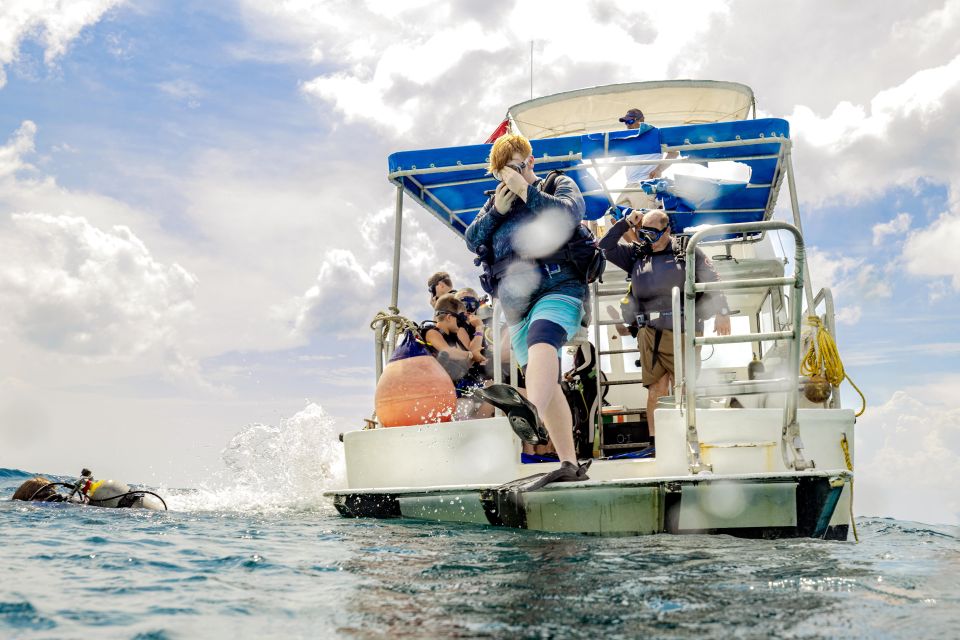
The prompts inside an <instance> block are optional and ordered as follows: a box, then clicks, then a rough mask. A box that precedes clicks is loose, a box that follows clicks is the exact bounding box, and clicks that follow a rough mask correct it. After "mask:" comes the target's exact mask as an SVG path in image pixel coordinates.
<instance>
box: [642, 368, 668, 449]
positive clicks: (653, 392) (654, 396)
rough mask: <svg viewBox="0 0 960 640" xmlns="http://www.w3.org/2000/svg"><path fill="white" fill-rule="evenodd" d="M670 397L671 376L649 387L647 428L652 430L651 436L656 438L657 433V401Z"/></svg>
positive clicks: (663, 376)
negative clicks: (654, 415) (655, 422)
mask: <svg viewBox="0 0 960 640" xmlns="http://www.w3.org/2000/svg"><path fill="white" fill-rule="evenodd" d="M667 395H670V374H667V373H665V374H663V375H662V376H660V378H659V379H658V380H657V381H656V382H654V383H653V384H652V385H650V386H649V387H647V427H648V428H649V430H650V436H651V437H655V436H656V433H655V430H654V425H653V412H654V411H656V409H657V401H658V400H660V398H662V397H663V396H667Z"/></svg>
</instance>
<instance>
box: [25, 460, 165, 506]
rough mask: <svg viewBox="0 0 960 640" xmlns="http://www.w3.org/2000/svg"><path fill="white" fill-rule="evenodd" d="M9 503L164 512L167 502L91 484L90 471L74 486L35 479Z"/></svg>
mask: <svg viewBox="0 0 960 640" xmlns="http://www.w3.org/2000/svg"><path fill="white" fill-rule="evenodd" d="M57 487H64V488H65V489H68V490H69V491H70V493H66V494H64V493H60V492H59V491H57ZM10 499H11V500H23V501H25V502H68V503H70V504H83V505H90V506H93V507H111V508H114V509H151V510H154V511H160V510H161V509H162V510H164V511H166V510H167V503H166V501H165V500H164V499H163V498H161V497H160V496H159V495H157V494H156V493H154V492H153V491H147V490H146V489H131V488H130V486H129V485H127V484H125V483H123V482H117V481H116V480H94V479H93V473H92V472H91V471H90V470H89V469H84V470H83V471H81V472H80V477H79V478H78V479H77V481H76V482H73V483H69V482H52V481H50V480H48V479H46V478H44V477H42V476H34V477H33V478H30V479H29V480H27V481H26V482H24V483H23V484H21V485H20V486H19V487H17V490H16V491H14V492H13V497H11V498H10Z"/></svg>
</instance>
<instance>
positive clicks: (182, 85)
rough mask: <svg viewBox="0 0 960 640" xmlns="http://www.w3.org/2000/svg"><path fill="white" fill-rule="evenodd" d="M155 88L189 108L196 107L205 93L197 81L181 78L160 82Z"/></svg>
mask: <svg viewBox="0 0 960 640" xmlns="http://www.w3.org/2000/svg"><path fill="white" fill-rule="evenodd" d="M157 88H158V89H160V91H161V92H163V93H164V94H166V95H168V96H170V97H171V98H173V99H174V100H177V101H179V102H182V103H183V104H185V105H187V106H188V107H190V108H191V109H196V108H197V107H199V106H200V99H201V98H202V97H203V96H204V94H205V93H206V92H205V91H204V90H203V89H202V88H201V87H200V85H198V84H197V83H195V82H191V81H190V80H184V79H182V78H181V79H178V80H168V81H166V82H161V83H159V84H157Z"/></svg>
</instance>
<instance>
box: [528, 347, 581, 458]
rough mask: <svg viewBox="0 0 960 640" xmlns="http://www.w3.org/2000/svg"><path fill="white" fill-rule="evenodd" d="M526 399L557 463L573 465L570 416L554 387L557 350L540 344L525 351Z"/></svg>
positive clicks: (555, 382)
mask: <svg viewBox="0 0 960 640" xmlns="http://www.w3.org/2000/svg"><path fill="white" fill-rule="evenodd" d="M527 359H528V361H527V373H526V381H527V398H528V399H529V400H530V402H532V403H533V404H534V406H536V407H537V412H538V413H539V414H540V417H541V419H542V420H543V423H544V426H545V427H546V428H547V432H548V433H549V434H550V440H552V441H553V446H554V447H555V448H556V450H557V456H558V457H559V458H560V462H572V463H573V464H576V463H577V452H576V448H575V447H574V445H573V416H572V415H571V414H570V407H569V406H568V405H567V399H566V398H565V397H564V396H563V391H562V390H561V389H560V385H559V384H558V383H557V377H558V375H559V373H560V361H559V360H558V359H557V350H556V349H555V348H553V347H552V346H550V345H549V344H547V343H545V342H543V343H539V344H535V345H533V346H531V347H530V348H529V350H528V351H527Z"/></svg>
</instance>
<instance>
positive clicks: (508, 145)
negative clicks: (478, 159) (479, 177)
mask: <svg viewBox="0 0 960 640" xmlns="http://www.w3.org/2000/svg"><path fill="white" fill-rule="evenodd" d="M515 153H519V154H520V155H522V156H523V157H524V158H528V157H530V156H531V155H532V154H533V147H531V146H530V141H529V140H527V139H526V138H524V137H523V136H521V135H520V134H518V133H508V134H506V135H502V136H500V137H499V138H497V140H496V142H494V143H493V147H492V148H491V149H490V166H489V167H487V170H488V171H489V172H490V173H492V174H493V175H497V174H498V173H500V170H501V169H503V168H504V167H505V166H507V165H508V164H510V161H511V160H513V154H515Z"/></svg>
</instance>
